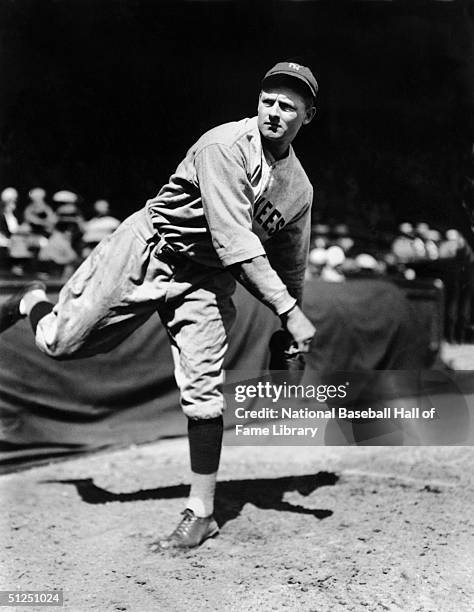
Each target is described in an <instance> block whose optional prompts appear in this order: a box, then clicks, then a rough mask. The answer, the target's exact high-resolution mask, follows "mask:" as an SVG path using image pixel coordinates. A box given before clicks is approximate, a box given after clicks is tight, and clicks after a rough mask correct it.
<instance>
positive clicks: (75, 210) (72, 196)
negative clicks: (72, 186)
mask: <svg viewBox="0 0 474 612" xmlns="http://www.w3.org/2000/svg"><path fill="white" fill-rule="evenodd" d="M53 202H55V203H56V205H57V208H56V216H57V218H58V222H61V223H64V224H67V225H68V226H69V227H70V229H71V231H72V232H73V233H82V226H83V223H84V217H83V215H82V212H81V209H80V208H79V196H78V195H77V194H76V193H73V192H72V191H66V190H62V191H57V192H56V193H55V194H54V195H53Z"/></svg>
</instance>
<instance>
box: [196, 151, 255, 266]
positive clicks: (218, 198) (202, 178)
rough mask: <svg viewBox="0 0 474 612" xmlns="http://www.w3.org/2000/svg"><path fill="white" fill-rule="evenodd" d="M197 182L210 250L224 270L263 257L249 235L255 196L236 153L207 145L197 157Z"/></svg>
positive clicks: (242, 163)
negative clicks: (209, 239)
mask: <svg viewBox="0 0 474 612" xmlns="http://www.w3.org/2000/svg"><path fill="white" fill-rule="evenodd" d="M194 163H195V169H196V178H197V181H198V183H199V189H200V192H201V199H202V206H203V210H204V214H205V217H206V221H207V224H208V226H209V231H210V234H211V240H212V244H213V247H214V249H215V251H216V253H217V256H218V257H219V259H220V260H221V262H222V264H223V265H224V266H226V267H227V266H231V265H233V264H236V263H239V262H242V261H245V260H247V259H251V258H253V257H257V256H259V255H265V249H264V248H263V245H262V243H261V241H260V239H259V238H258V236H257V235H256V234H254V232H253V231H252V214H253V203H254V195H253V191H252V187H251V185H250V182H249V180H248V177H247V174H246V170H245V162H244V159H243V158H242V156H241V155H240V154H239V151H238V150H234V149H233V148H232V147H230V146H228V145H224V144H209V145H207V146H206V147H204V148H203V149H202V150H201V151H199V152H198V153H197V154H196V157H195V162H194Z"/></svg>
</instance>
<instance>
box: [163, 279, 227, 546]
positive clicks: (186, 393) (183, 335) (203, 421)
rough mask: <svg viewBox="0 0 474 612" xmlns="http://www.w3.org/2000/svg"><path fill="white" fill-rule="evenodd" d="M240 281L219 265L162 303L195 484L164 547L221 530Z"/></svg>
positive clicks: (193, 542)
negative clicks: (229, 361)
mask: <svg viewBox="0 0 474 612" xmlns="http://www.w3.org/2000/svg"><path fill="white" fill-rule="evenodd" d="M216 281H217V282H216ZM234 287H235V283H234V281H233V279H232V277H230V275H228V274H227V273H225V272H218V271H215V272H214V278H212V279H210V280H209V282H208V286H207V287H203V286H201V287H199V288H198V289H196V290H193V291H192V292H190V293H189V294H187V295H186V296H185V297H184V299H183V300H182V301H181V302H180V303H179V305H178V306H176V305H171V306H170V305H167V306H166V305H165V306H162V305H160V308H159V312H160V316H161V318H162V321H163V323H164V324H165V325H166V327H167V330H168V333H169V335H170V339H171V347H172V353H173V358H174V362H175V377H176V382H177V384H178V387H179V389H180V394H181V406H182V408H183V411H184V413H185V414H186V416H187V417H188V439H189V451H190V460H191V489H190V493H189V497H188V499H187V502H186V509H185V511H184V513H183V514H184V517H183V519H182V521H181V522H180V523H179V525H178V527H177V528H176V530H175V531H174V532H173V533H172V534H171V536H169V537H167V538H163V539H161V540H158V541H157V542H156V543H155V544H154V546H155V548H158V549H167V548H175V547H177V548H188V547H192V546H197V545H199V544H201V543H202V542H203V541H204V540H206V539H207V538H209V537H212V536H213V535H215V534H216V533H217V532H218V527H217V524H216V522H215V520H214V518H213V512H214V493H215V487H216V479H217V471H218V467H219V460H220V454H221V446H222V434H223V418H222V414H223V411H224V408H225V404H224V396H223V392H222V385H223V382H224V372H223V362H224V357H225V354H226V351H227V346H228V334H229V331H230V328H231V326H232V323H233V321H234V318H235V308H234V305H233V303H232V300H231V294H232V292H233V289H234Z"/></svg>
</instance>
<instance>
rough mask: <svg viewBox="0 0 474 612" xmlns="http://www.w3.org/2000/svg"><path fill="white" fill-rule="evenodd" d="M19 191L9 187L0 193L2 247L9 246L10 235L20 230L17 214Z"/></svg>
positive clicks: (0, 244)
mask: <svg viewBox="0 0 474 612" xmlns="http://www.w3.org/2000/svg"><path fill="white" fill-rule="evenodd" d="M17 200H18V191H17V190H16V189H14V188H13V187H7V188H6V189H4V190H3V191H2V193H1V194H0V247H1V248H6V249H7V248H8V246H9V244H10V237H11V235H12V234H14V233H15V232H17V231H18V220H17V218H16V216H15V209H16V203H17Z"/></svg>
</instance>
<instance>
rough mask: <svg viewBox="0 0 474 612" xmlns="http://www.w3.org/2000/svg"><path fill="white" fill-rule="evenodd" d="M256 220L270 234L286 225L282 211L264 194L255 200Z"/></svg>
mask: <svg viewBox="0 0 474 612" xmlns="http://www.w3.org/2000/svg"><path fill="white" fill-rule="evenodd" d="M254 220H255V221H256V222H257V223H258V224H259V225H260V227H261V228H262V229H263V230H264V231H265V232H266V233H267V234H268V235H269V236H272V235H273V234H274V233H275V232H277V231H278V230H280V229H282V228H283V227H285V219H284V218H283V215H282V214H281V212H280V211H279V210H278V208H275V206H274V205H273V204H272V203H271V202H270V200H267V199H266V198H264V197H263V196H261V197H259V198H258V200H257V201H256V202H255V205H254Z"/></svg>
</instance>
